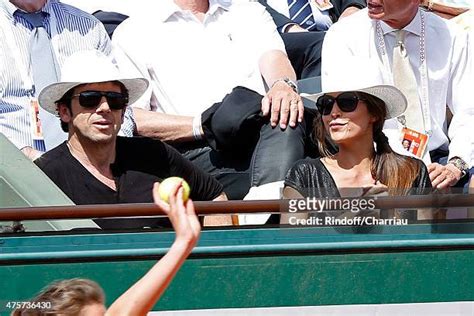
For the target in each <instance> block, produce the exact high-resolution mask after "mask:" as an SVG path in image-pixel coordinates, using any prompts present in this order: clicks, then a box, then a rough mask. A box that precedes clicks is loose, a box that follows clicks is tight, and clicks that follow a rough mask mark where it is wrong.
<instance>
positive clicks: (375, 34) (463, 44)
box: [322, 0, 474, 189]
mask: <svg viewBox="0 0 474 316" xmlns="http://www.w3.org/2000/svg"><path fill="white" fill-rule="evenodd" d="M470 49H471V47H470V43H469V38H468V36H467V34H466V32H462V31H460V29H459V28H458V27H457V26H456V25H455V24H454V23H451V22H450V21H447V20H444V19H442V18H440V17H438V16H436V15H434V14H433V13H430V12H425V11H423V10H420V9H419V1H418V0H403V1H387V0H385V1H384V0H371V1H369V2H368V10H362V11H360V12H358V13H356V14H354V15H352V16H350V17H348V18H346V19H344V20H343V21H340V22H339V23H337V24H336V25H334V26H333V27H332V28H331V29H330V30H329V31H328V33H327V35H326V39H325V41H324V44H323V65H322V66H323V73H322V84H323V87H324V86H326V85H330V86H332V85H334V83H336V82H338V81H340V80H341V78H345V77H346V76H347V75H348V73H351V72H353V71H354V70H353V69H352V68H351V67H350V66H349V65H348V64H347V63H344V64H342V65H341V60H344V61H347V62H351V63H352V64H359V65H363V66H366V67H370V66H373V65H376V66H377V67H378V73H377V76H380V77H381V78H382V80H383V82H385V83H387V84H390V83H395V86H397V87H399V88H400V89H401V90H402V92H403V93H404V94H405V95H406V97H407V99H408V104H409V105H408V108H407V111H406V112H405V113H404V115H403V116H401V117H399V118H398V121H397V120H390V121H387V122H386V126H385V132H386V133H387V135H388V136H389V139H390V141H391V146H392V147H393V148H395V149H397V148H398V149H400V147H401V144H400V139H403V137H400V136H402V135H401V133H403V132H402V127H407V128H409V129H410V130H412V132H414V133H418V134H419V135H421V134H424V135H426V136H430V137H429V140H428V145H427V151H426V152H425V154H424V155H423V159H424V161H425V162H426V163H427V165H428V170H429V173H430V179H431V182H432V183H433V187H435V188H438V189H444V188H447V187H451V186H455V185H456V186H463V185H465V183H466V182H467V181H468V179H469V176H470V174H472V172H473V169H470V168H471V167H472V163H473V161H474V159H473V155H474V153H473V151H474V143H473V140H472V136H471V135H474V130H473V124H472V122H473V120H474V106H473V105H472V102H471V100H470V98H469V96H468V94H467V93H466V91H469V89H470V87H471V82H472V52H470ZM425 52H426V54H425ZM395 62H396V65H395V66H394V64H395ZM360 75H361V76H364V75H366V74H365V73H360ZM413 87H416V89H414V88H413ZM446 106H448V107H449V109H450V110H451V112H452V113H453V119H452V121H451V123H450V125H449V128H447V119H446ZM420 133H421V134H420ZM412 147H413V146H412ZM401 150H404V149H401Z"/></svg>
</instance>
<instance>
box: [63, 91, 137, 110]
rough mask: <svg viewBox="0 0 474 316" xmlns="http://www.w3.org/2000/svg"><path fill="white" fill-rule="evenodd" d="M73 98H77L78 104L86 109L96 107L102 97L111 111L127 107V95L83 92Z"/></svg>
mask: <svg viewBox="0 0 474 316" xmlns="http://www.w3.org/2000/svg"><path fill="white" fill-rule="evenodd" d="M75 97H79V104H80V105H81V106H82V107H84V108H87V109H92V108H95V107H97V106H98V105H99V104H100V100H102V97H105V99H106V100H107V104H108V105H109V107H110V109H112V110H122V109H124V108H125V107H126V106H127V105H128V95H126V94H122V93H119V92H103V91H84V92H81V93H79V94H75V95H73V96H72V98H75Z"/></svg>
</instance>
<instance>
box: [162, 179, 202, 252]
mask: <svg viewBox="0 0 474 316" xmlns="http://www.w3.org/2000/svg"><path fill="white" fill-rule="evenodd" d="M158 188H159V184H158V183H155V184H154V186H153V199H154V201H155V204H156V205H157V206H158V207H160V208H161V209H162V210H163V211H164V212H165V213H166V215H168V218H169V219H170V221H171V224H172V225H173V228H174V231H175V233H176V240H175V243H177V244H180V245H182V246H184V247H185V248H186V250H187V252H191V250H192V249H193V247H194V246H195V245H196V242H197V241H198V239H199V235H200V233H201V225H200V224H199V220H198V218H197V216H196V212H195V210H194V204H193V201H192V200H191V199H188V200H187V201H186V202H183V188H182V183H179V184H177V185H176V186H175V187H174V188H173V189H172V190H171V193H170V195H169V198H168V200H169V202H170V203H169V204H168V203H166V202H164V201H163V200H161V198H160V194H159V193H158Z"/></svg>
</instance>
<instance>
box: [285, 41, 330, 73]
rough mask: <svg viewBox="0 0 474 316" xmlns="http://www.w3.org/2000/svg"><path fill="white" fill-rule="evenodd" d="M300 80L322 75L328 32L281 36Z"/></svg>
mask: <svg viewBox="0 0 474 316" xmlns="http://www.w3.org/2000/svg"><path fill="white" fill-rule="evenodd" d="M280 35H281V38H282V39H283V42H284V43H285V48H286V53H287V54H288V58H289V59H290V62H291V65H292V66H293V68H294V69H295V72H296V76H297V77H298V79H305V78H310V77H317V76H320V75H321V50H322V46H323V40H324V36H325V35H326V32H297V33H283V34H280Z"/></svg>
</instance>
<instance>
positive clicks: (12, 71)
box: [0, 0, 134, 150]
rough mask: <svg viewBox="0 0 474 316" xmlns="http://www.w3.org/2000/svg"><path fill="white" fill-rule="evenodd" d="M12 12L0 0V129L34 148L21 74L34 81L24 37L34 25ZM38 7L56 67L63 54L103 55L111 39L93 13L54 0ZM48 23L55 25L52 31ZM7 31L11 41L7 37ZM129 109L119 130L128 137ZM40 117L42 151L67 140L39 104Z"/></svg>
mask: <svg viewBox="0 0 474 316" xmlns="http://www.w3.org/2000/svg"><path fill="white" fill-rule="evenodd" d="M16 10H17V8H16V7H15V6H14V5H13V4H11V3H10V2H8V1H3V0H2V1H0V133H2V134H4V135H5V136H6V137H7V138H8V139H9V140H10V141H11V142H12V143H14V144H15V145H16V146H17V147H18V148H20V149H21V148H23V147H26V146H30V147H32V146H33V139H32V134H31V127H30V100H31V97H32V95H34V90H33V87H32V86H31V85H27V84H26V83H25V80H24V79H23V77H22V74H25V76H28V77H29V79H28V80H27V81H31V82H32V81H33V76H32V75H33V74H32V70H31V65H30V58H29V41H30V35H31V32H32V29H33V28H32V26H31V25H30V24H29V23H28V22H27V21H26V20H24V19H23V18H21V17H18V16H16V15H14V12H15V11H16ZM42 10H43V11H44V12H46V13H48V19H46V22H45V26H46V30H47V31H48V33H49V34H50V36H51V37H52V39H51V42H52V46H53V49H54V51H55V55H56V58H57V61H58V64H59V66H60V67H61V66H62V65H63V64H64V61H65V60H66V58H67V57H68V56H70V55H72V54H73V53H75V52H77V51H81V50H98V51H101V52H103V53H104V54H106V55H109V54H110V53H111V43H110V40H109V38H108V35H107V33H106V31H105V29H104V26H103V25H102V24H101V23H100V22H99V21H98V20H97V19H95V18H94V17H93V16H91V15H89V14H87V13H85V12H83V11H80V10H79V9H76V8H74V7H71V6H69V5H65V4H62V3H60V2H59V1H58V0H49V1H48V2H46V4H45V6H44V7H43V9H42ZM53 22H54V23H53ZM52 25H55V26H56V27H55V28H54V29H53V30H52ZM8 33H9V34H8ZM7 35H9V38H10V39H12V40H11V41H10V40H7ZM20 67H21V68H20ZM84 67H87V65H84ZM91 71H93V69H91ZM130 112H131V111H127V114H126V120H125V123H124V124H123V128H122V132H124V131H125V132H124V134H125V135H128V136H131V133H133V129H134V122H133V119H132V118H131V117H130ZM39 117H40V119H41V124H42V128H43V134H44V138H45V144H46V150H49V149H52V148H54V147H56V146H57V145H59V144H60V143H61V142H63V141H64V140H66V139H67V134H66V133H64V132H63V131H62V130H61V127H60V122H59V118H58V117H57V116H54V115H52V114H50V113H49V112H47V111H44V110H43V109H42V108H40V113H39Z"/></svg>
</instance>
